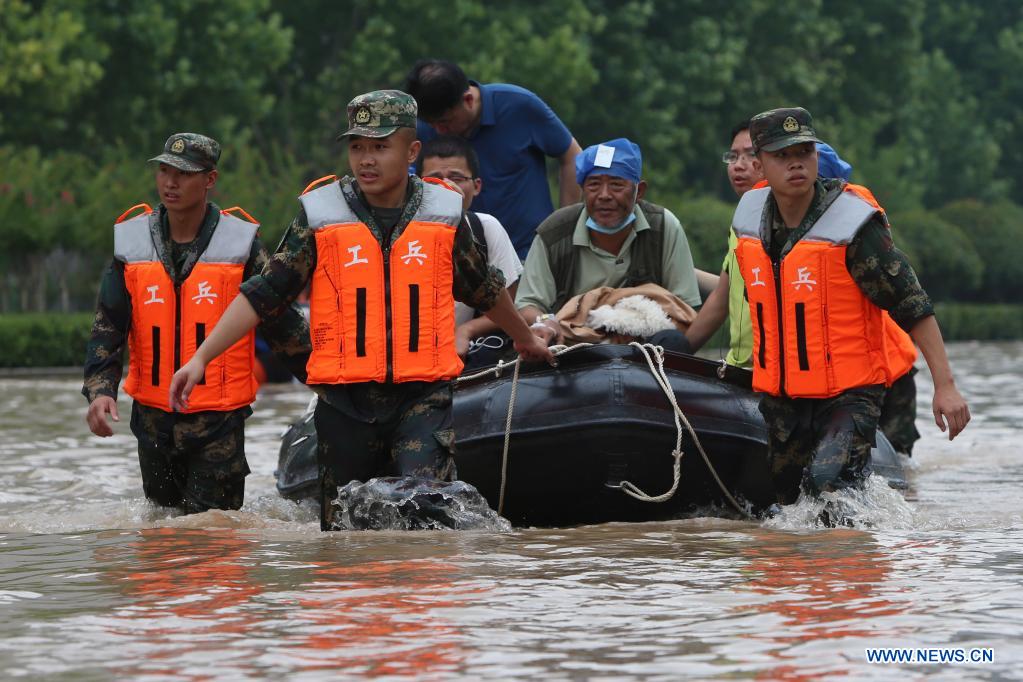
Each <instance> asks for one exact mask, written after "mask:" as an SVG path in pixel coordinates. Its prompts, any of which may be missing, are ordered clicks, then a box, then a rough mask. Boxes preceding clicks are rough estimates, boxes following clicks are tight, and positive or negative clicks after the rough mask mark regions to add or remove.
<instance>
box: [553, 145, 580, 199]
mask: <svg viewBox="0 0 1023 682" xmlns="http://www.w3.org/2000/svg"><path fill="white" fill-rule="evenodd" d="M582 150H583V149H582V147H580V146H579V143H578V142H576V140H575V138H574V137H573V138H572V143H571V144H570V145H568V149H567V150H565V153H564V154H562V155H561V156H559V157H558V197H559V201H560V202H561V206H571V205H572V204H577V203H579V202H580V201H581V200H582V188H580V187H579V185H578V183H576V181H575V157H576V156H578V155H579V153H580V152H582Z"/></svg>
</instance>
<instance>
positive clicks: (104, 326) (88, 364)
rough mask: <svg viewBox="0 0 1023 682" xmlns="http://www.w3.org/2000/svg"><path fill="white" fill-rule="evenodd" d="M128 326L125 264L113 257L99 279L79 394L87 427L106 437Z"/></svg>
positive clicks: (109, 431)
mask: <svg viewBox="0 0 1023 682" xmlns="http://www.w3.org/2000/svg"><path fill="white" fill-rule="evenodd" d="M130 325H131V298H130V297H129V295H128V290H127V288H126V287H125V284H124V264H123V263H121V262H120V261H117V260H113V261H111V263H110V266H109V267H108V268H107V270H106V272H105V273H104V275H103V280H102V281H101V282H100V288H99V296H98V297H97V299H96V316H95V318H94V319H93V322H92V333H91V334H90V336H89V342H88V344H87V345H86V350H85V380H84V382H83V385H82V395H84V396H85V398H86V399H87V400H88V401H89V408H88V410H87V411H86V413H85V422H86V423H87V424H88V425H89V430H90V431H91V432H92V433H94V434H96V435H97V436H100V437H103V438H106V437H108V436H112V435H114V431H113V429H112V428H111V427H110V423H109V422H108V421H107V415H109V416H110V418H111V419H113V420H114V421H115V422H116V421H121V417H120V415H119V414H118V413H117V387H118V385H119V384H120V383H121V373H122V362H123V359H124V345H125V342H126V341H127V338H128V328H129V326H130Z"/></svg>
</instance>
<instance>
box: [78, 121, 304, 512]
mask: <svg viewBox="0 0 1023 682" xmlns="http://www.w3.org/2000/svg"><path fill="white" fill-rule="evenodd" d="M219 158H220V145H219V144H218V143H217V142H216V141H215V140H213V139H211V138H209V137H206V136H204V135H197V134H194V133H178V134H175V135H172V136H171V137H170V138H169V139H168V140H167V142H166V144H165V145H164V152H163V154H161V155H159V156H157V157H155V158H153V159H150V161H151V162H153V163H156V164H159V168H158V170H157V176H156V177H157V183H156V184H157V191H158V193H159V195H160V198H161V201H162V202H163V203H161V204H159V205H158V206H157V208H156V215H157V222H156V226H155V227H154V228H153V233H152V238H153V240H154V243H159V244H160V248H158V249H157V251H158V253H159V254H160V255H161V261H162V263H163V266H164V268H165V270H166V272H167V273H168V275H169V276H170V278H171V279H172V281H173V282H174V283H175V284H177V285H179V286H180V285H181V283H182V282H184V281H185V279H186V278H187V277H188V275H189V274H190V273H191V271H192V269H193V267H194V266H195V265H196V263H197V262H198V260H199V257H200V256H201V255H202V253H203V251H204V250H205V249H206V248H207V245H208V244H209V243H210V240H211V239H212V237H213V234H214V232H215V230H216V229H217V225H218V223H219V221H220V216H221V213H220V209H219V207H218V206H217V205H216V204H213V203H212V202H207V201H206V194H207V192H208V190H209V189H211V188H212V187H213V186H214V184H215V183H216V179H217V170H216V164H217V161H218V160H219ZM267 260H268V256H267V252H266V250H265V249H264V248H263V246H262V244H261V243H260V241H259V238H258V236H257V237H256V238H255V239H254V240H253V242H252V246H251V250H250V255H249V258H248V262H246V264H245V268H244V276H245V277H247V276H249V275H251V274H254V273H256V272H259V271H260V270H261V269H262V268H263V266H264V265H265V264H266V262H267ZM131 319H132V299H131V296H130V294H129V291H128V288H127V287H126V284H125V263H124V262H122V261H121V260H119V259H117V258H115V259H113V260H112V262H111V263H110V265H109V266H108V267H107V269H106V271H105V273H104V276H103V280H102V282H101V284H100V291H99V298H98V302H97V305H96V317H95V320H94V322H93V327H92V335H91V337H90V339H89V343H88V346H87V350H86V358H85V384H84V386H83V388H82V393H83V394H84V395H85V397H86V398H87V399H88V401H89V410H88V413H87V416H86V421H87V422H88V424H89V428H90V430H91V431H92V432H93V433H94V434H96V435H98V436H103V437H106V436H110V435H113V430H112V429H111V426H110V424H109V423H108V422H107V415H110V416H111V417H112V418H113V420H114V421H119V416H118V412H117V402H116V401H117V392H118V386H119V384H120V382H121V375H122V363H123V355H124V348H125V345H126V342H127V340H128V335H129V332H130V326H131ZM282 331H283V333H281V332H282ZM263 332H264V333H265V335H266V336H267V338H268V340H269V342H270V344H271V346H272V347H273V349H274V351H275V352H276V353H277V354H278V355H279V356H281V357H282V358H283V359H284V360H285V364H286V365H287V366H288V368H289V369H291V371H292V372H294V373H295V374H296V376H299V378H304V376H305V375H304V372H305V363H306V360H307V358H308V355H309V345H308V343H309V342H308V328H307V325H306V323H305V318H304V317H303V316H302V314H301V313H300V312H298V310H297V309H295V308H290V309H286V314H284V315H283V316H280V319H275V320H274V321H272V322H271V323H270V324H268V325H266V326H265V327H264V329H263ZM250 414H252V409H251V408H250V407H248V406H245V407H241V408H238V409H235V410H230V411H203V412H195V413H191V414H177V413H174V412H168V411H165V410H162V409H159V408H157V407H151V406H147V405H143V404H142V403H140V402H138V401H134V402H133V404H132V412H131V430H132V433H134V434H135V436H136V438H138V453H139V465H140V468H141V472H142V487H143V491H144V492H145V495H146V497H147V498H148V499H150V500H152V501H153V502H156V503H157V504H160V505H163V506H176V507H180V508H182V509H183V510H184V511H185V512H186V513H194V512H201V511H205V510H207V509H238V508H240V507H241V506H242V502H243V498H244V494H245V476H246V475H247V474H248V473H249V467H248V464H247V463H246V460H245V444H244V422H245V419H246V418H247V417H248V416H249V415H250Z"/></svg>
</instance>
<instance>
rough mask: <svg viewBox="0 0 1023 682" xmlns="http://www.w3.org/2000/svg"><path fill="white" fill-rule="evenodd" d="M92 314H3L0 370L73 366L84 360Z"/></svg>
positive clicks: (1, 321)
mask: <svg viewBox="0 0 1023 682" xmlns="http://www.w3.org/2000/svg"><path fill="white" fill-rule="evenodd" d="M91 329H92V313H72V314H59V313H24V314H17V315H0V348H2V349H3V352H2V353H0V367H73V366H81V364H82V363H83V361H84V360H85V344H86V342H87V341H88V339H89V331H90V330H91Z"/></svg>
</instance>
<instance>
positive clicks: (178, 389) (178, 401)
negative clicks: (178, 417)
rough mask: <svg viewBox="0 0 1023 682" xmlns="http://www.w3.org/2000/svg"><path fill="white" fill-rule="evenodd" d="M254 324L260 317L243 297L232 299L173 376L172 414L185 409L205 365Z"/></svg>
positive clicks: (171, 393)
mask: <svg viewBox="0 0 1023 682" xmlns="http://www.w3.org/2000/svg"><path fill="white" fill-rule="evenodd" d="M257 324H259V315H258V314H256V310H255V308H253V307H252V304H251V303H249V299H247V298H245V296H235V297H234V300H233V301H231V304H230V305H228V306H227V310H225V311H224V314H223V315H222V316H221V318H220V320H219V321H218V322H217V324H216V326H214V327H213V331H212V332H210V335H209V336H207V337H206V340H205V341H203V342H202V345H200V346H199V347H198V348H197V349H196V351H195V355H193V356H192V359H191V360H189V361H188V362H186V363H185V364H184V365H182V366H181V369H179V370H178V371H177V372H175V373H174V378H172V379H171V385H170V406H171V409H172V410H174V411H175V412H181V411H183V410H186V409H188V396H190V395H191V394H192V389H193V388H195V385H196V384H197V383H199V382H200V381H201V380H202V375H203V372H205V371H206V365H208V364H210V361H211V360H213V359H214V358H215V357H217V356H218V355H220V354H221V353H223V352H224V351H225V350H227V349H228V348H230V347H231V346H233V345H234V344H235V343H237V342H238V340H239V339H240V338H242V337H243V336H245V335H246V334H247V333H249V331H251V330H252V329H253V328H254V327H255V326H256V325H257Z"/></svg>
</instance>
